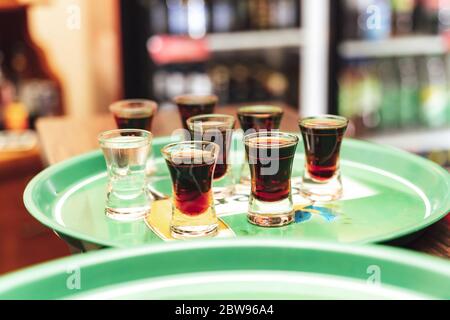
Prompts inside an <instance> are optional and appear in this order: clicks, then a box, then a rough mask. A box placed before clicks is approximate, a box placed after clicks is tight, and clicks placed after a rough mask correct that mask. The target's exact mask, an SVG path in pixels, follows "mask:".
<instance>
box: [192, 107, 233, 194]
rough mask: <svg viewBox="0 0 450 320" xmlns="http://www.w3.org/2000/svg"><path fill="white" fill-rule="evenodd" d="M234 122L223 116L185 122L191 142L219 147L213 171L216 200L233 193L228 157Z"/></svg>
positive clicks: (210, 116) (197, 118) (211, 116)
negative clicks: (207, 142)
mask: <svg viewBox="0 0 450 320" xmlns="http://www.w3.org/2000/svg"><path fill="white" fill-rule="evenodd" d="M235 122H236V121H235V119H234V117H233V116H229V115H225V114H207V115H200V116H195V117H192V118H189V119H188V120H187V121H186V123H187V125H188V127H189V131H190V133H191V139H192V140H201V141H209V142H214V143H216V144H218V145H219V147H220V151H219V155H218V159H217V164H216V169H215V170H214V183H213V184H214V188H213V189H214V197H215V198H216V199H223V198H226V197H229V196H231V195H232V194H233V192H234V187H235V186H234V185H235V181H234V177H233V172H232V168H231V165H230V163H229V162H230V159H229V158H230V157H229V156H230V149H231V139H232V136H233V129H234V125H235Z"/></svg>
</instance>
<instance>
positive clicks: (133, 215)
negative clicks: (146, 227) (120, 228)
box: [105, 187, 153, 221]
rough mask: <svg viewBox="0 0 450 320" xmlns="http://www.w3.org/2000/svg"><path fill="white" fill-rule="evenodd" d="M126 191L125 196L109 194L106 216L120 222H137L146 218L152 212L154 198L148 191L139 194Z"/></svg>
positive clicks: (115, 193) (116, 193)
mask: <svg viewBox="0 0 450 320" xmlns="http://www.w3.org/2000/svg"><path fill="white" fill-rule="evenodd" d="M110 189H111V187H110ZM125 191H128V190H125ZM125 191H123V194H122V193H121V194H119V193H118V192H112V191H110V192H108V194H107V200H106V206H105V213H106V216H107V217H108V218H111V219H114V220H118V221H135V220H139V219H142V218H143V217H145V216H146V215H147V214H148V213H149V212H150V210H151V207H152V202H153V197H152V196H151V195H150V194H149V192H148V191H147V190H146V189H143V190H141V191H140V192H137V193H136V192H133V190H132V191H129V192H125Z"/></svg>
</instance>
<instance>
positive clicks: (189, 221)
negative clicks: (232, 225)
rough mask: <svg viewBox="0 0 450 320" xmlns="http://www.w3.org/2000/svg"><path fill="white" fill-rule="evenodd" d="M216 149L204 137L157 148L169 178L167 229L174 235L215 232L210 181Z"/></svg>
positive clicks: (215, 158)
mask: <svg viewBox="0 0 450 320" xmlns="http://www.w3.org/2000/svg"><path fill="white" fill-rule="evenodd" d="M219 150H220V147H219V146H218V145H217V144H215V143H212V142H205V141H185V142H178V143H172V144H169V145H167V146H165V147H164V148H163V149H162V150H161V152H162V154H163V156H164V159H165V160H166V163H167V166H168V168H169V172H170V176H171V178H172V190H173V203H172V221H171V226H170V229H171V233H172V236H173V237H174V238H178V239H186V238H196V237H204V236H214V235H215V234H216V233H217V229H218V220H217V216H216V212H215V209H214V201H213V191H212V181H213V176H214V168H215V165H216V162H217V157H218V155H219Z"/></svg>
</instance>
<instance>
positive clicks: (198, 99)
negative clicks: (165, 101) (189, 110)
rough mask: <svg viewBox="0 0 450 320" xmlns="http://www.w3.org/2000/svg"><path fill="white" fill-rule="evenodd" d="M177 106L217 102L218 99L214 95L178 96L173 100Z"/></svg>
mask: <svg viewBox="0 0 450 320" xmlns="http://www.w3.org/2000/svg"><path fill="white" fill-rule="evenodd" d="M173 102H174V103H175V104H177V105H180V104H181V105H195V104H207V103H214V104H216V103H217V102H219V97H217V96H216V95H215V94H180V95H178V96H175V97H174V98H173Z"/></svg>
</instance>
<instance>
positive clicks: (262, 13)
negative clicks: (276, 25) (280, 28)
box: [248, 0, 270, 30]
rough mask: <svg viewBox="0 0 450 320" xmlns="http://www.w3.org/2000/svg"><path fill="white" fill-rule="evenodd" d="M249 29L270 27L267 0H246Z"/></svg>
mask: <svg viewBox="0 0 450 320" xmlns="http://www.w3.org/2000/svg"><path fill="white" fill-rule="evenodd" d="M248 11H249V20H250V21H249V22H250V28H251V29H255V30H258V29H259V30H262V29H268V28H269V27H270V4H269V0H248Z"/></svg>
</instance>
